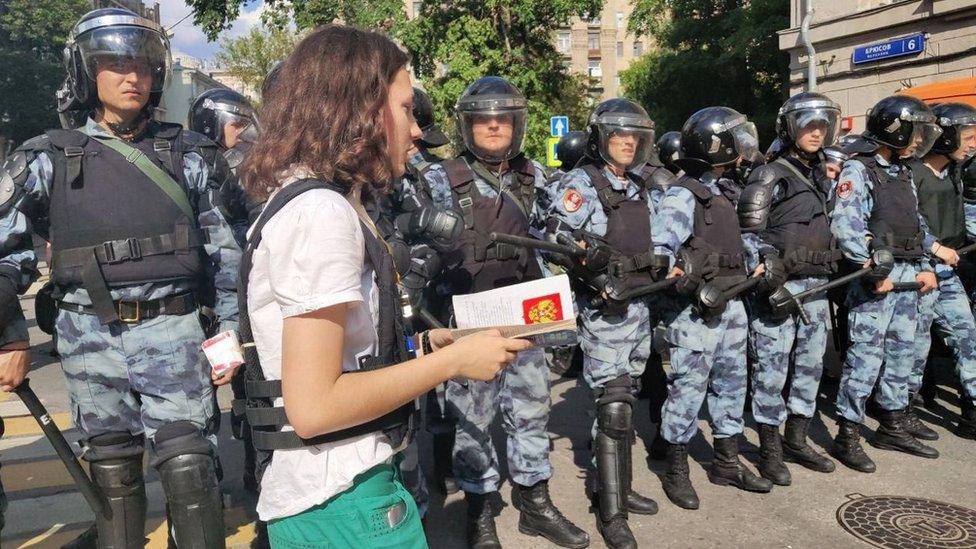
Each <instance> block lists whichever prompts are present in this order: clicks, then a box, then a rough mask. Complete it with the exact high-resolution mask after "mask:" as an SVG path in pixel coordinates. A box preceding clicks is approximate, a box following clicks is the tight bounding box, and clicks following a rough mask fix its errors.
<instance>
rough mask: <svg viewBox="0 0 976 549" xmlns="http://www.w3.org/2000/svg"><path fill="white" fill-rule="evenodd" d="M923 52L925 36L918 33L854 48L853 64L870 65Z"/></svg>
mask: <svg viewBox="0 0 976 549" xmlns="http://www.w3.org/2000/svg"><path fill="white" fill-rule="evenodd" d="M924 50H925V34H923V33H918V34H913V35H911V36H906V37H904V38H896V39H895V40H889V41H887V42H881V43H879V44H870V45H867V46H857V47H856V48H854V59H853V61H854V64H855V65H859V64H861V63H870V62H872V61H880V60H882V59H891V58H892V57H902V56H904V55H918V54H920V53H922V52H923V51H924Z"/></svg>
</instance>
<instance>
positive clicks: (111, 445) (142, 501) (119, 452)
mask: <svg viewBox="0 0 976 549" xmlns="http://www.w3.org/2000/svg"><path fill="white" fill-rule="evenodd" d="M142 455H143V437H142V436H133V435H131V434H129V433H123V432H117V433H105V434H102V435H98V436H94V437H92V438H90V439H89V440H88V451H86V452H85V459H86V460H87V461H89V462H91V465H90V467H89V469H90V470H91V475H92V480H93V481H94V482H95V484H96V485H98V487H99V488H100V489H101V491H102V493H103V494H104V495H105V497H106V499H108V502H109V507H110V508H111V510H112V518H111V520H106V519H105V517H103V516H102V515H97V516H96V523H95V524H96V528H97V529H98V537H99V547H106V548H113V549H114V548H119V549H122V548H125V547H134V546H142V545H143V543H144V542H143V529H144V528H145V524H146V507H147V505H146V485H145V481H144V477H143V471H142Z"/></svg>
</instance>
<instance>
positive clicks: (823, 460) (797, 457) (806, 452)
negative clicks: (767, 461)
mask: <svg viewBox="0 0 976 549" xmlns="http://www.w3.org/2000/svg"><path fill="white" fill-rule="evenodd" d="M809 427H810V418H808V417H803V416H789V417H788V418H786V433H785V436H784V437H783V460H784V461H788V462H790V463H798V464H800V465H802V466H804V467H806V468H807V469H810V470H811V471H818V472H820V473H832V472H833V471H834V468H835V466H834V462H833V461H831V460H830V459H829V458H827V457H826V456H822V455H820V454H819V453H818V452H817V451H816V450H814V449H813V448H812V447H811V446H810V445H809V444H808V443H807V429H808V428H809Z"/></svg>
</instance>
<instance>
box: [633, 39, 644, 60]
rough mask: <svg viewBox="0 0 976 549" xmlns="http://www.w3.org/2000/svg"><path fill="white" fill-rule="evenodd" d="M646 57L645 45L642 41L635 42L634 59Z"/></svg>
mask: <svg viewBox="0 0 976 549" xmlns="http://www.w3.org/2000/svg"><path fill="white" fill-rule="evenodd" d="M642 55H644V43H643V42H641V41H639V40H638V41H637V42H634V57H640V56H642Z"/></svg>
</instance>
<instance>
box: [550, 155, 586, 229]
mask: <svg viewBox="0 0 976 549" xmlns="http://www.w3.org/2000/svg"><path fill="white" fill-rule="evenodd" d="M598 200H599V199H597V197H596V191H595V190H594V189H593V185H592V184H591V183H590V178H589V177H587V175H586V172H584V171H583V170H572V171H570V172H568V173H564V174H562V176H561V177H560V178H559V180H558V181H556V182H554V183H553V185H552V186H551V187H550V188H549V211H548V212H547V213H546V215H547V217H548V218H549V220H548V221H547V223H546V225H547V226H546V232H547V235H551V236H552V237H553V238H555V236H556V235H559V234H565V235H567V236H570V237H572V236H573V234H572V233H573V232H574V231H585V230H588V229H589V227H588V226H587V225H588V223H589V220H590V217H591V216H592V215H593V208H594V206H595V203H596V202H598Z"/></svg>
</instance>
